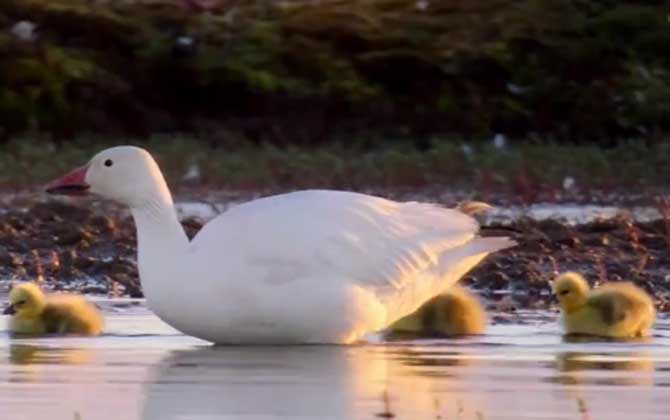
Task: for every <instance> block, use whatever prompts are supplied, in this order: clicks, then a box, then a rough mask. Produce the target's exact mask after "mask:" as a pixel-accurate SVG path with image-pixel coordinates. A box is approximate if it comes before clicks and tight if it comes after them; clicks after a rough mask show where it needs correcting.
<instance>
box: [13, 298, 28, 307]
mask: <svg viewBox="0 0 670 420" xmlns="http://www.w3.org/2000/svg"><path fill="white" fill-rule="evenodd" d="M24 303H26V301H25V299H24V300H20V301H18V302H16V303H15V304H14V306H21V305H23V304H24Z"/></svg>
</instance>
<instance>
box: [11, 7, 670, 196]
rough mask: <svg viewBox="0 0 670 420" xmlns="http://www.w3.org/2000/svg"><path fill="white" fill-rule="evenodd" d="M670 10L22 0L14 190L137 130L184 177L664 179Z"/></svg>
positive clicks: (486, 189)
mask: <svg viewBox="0 0 670 420" xmlns="http://www.w3.org/2000/svg"><path fill="white" fill-rule="evenodd" d="M669 16H670V7H669V5H668V2H667V1H613V0H572V1H553V0H486V1H482V0H473V1H456V0H448V1H447V0H442V1H437V0H432V1H431V0H304V1H302V0H297V1H276V0H3V1H2V2H1V3H0V28H1V30H0V167H1V168H2V169H0V187H1V188H4V189H24V188H26V187H30V186H34V185H37V184H40V183H42V182H43V181H44V180H46V179H48V178H50V177H51V176H54V175H56V174H57V173H59V172H61V171H62V170H65V169H66V168H69V167H70V166H72V165H73V164H77V163H81V162H82V161H85V160H86V159H88V157H89V156H90V154H91V153H92V152H93V151H95V150H98V149H100V148H101V147H104V146H106V145H109V144H119V143H135V144H143V145H146V146H147V147H149V148H150V149H151V150H152V151H153V152H154V153H156V154H157V155H158V157H159V160H160V161H161V164H162V166H163V167H164V168H165V170H166V172H167V175H168V178H169V179H170V181H171V183H172V184H173V185H175V187H176V188H178V187H179V186H184V185H186V184H187V185H188V187H189V189H193V188H194V186H204V187H216V188H217V189H229V190H237V191H240V190H244V191H276V190H289V189H295V188H308V187H329V188H347V189H358V190H361V189H373V190H379V191H384V192H385V194H386V195H394V194H396V193H397V192H398V191H400V190H402V189H411V190H412V191H423V192H425V194H427V195H428V196H429V197H436V196H439V192H440V191H443V190H444V189H449V190H452V191H453V190H462V191H467V192H468V194H469V195H474V196H475V197H477V198H483V199H487V200H491V201H493V202H498V203H500V202H512V203H515V204H519V203H521V204H523V203H532V202H537V201H561V200H567V199H569V200H581V201H585V200H586V201H611V200H614V199H619V198H620V197H627V198H631V197H632V196H635V195H639V194H640V193H645V195H647V196H653V195H655V194H658V193H659V192H662V191H663V190H664V188H665V186H666V185H667V182H666V180H667V179H668V178H669V176H668V175H670V143H669V142H668V140H667V132H668V130H670V20H669V19H670V17H669ZM45 150H48V153H45ZM473 191H475V193H473ZM647 193H648V194H647Z"/></svg>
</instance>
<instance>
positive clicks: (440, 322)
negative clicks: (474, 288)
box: [389, 285, 486, 337]
mask: <svg viewBox="0 0 670 420" xmlns="http://www.w3.org/2000/svg"><path fill="white" fill-rule="evenodd" d="M485 327H486V311H485V310H484V308H483V306H482V304H481V302H480V301H479V299H478V298H477V296H475V295H474V294H473V293H472V292H470V291H469V290H468V289H466V288H464V287H461V286H458V285H457V286H453V287H451V288H450V289H449V290H448V291H447V292H445V293H442V294H440V295H437V296H435V297H434V298H432V299H431V300H429V301H428V302H426V303H425V304H423V305H422V306H421V307H420V308H419V309H417V310H416V311H415V312H414V313H412V314H410V315H407V316H406V317H404V318H401V319H399V320H398V321H396V322H395V323H394V324H393V325H391V327H390V328H389V330H390V332H391V333H392V335H414V336H421V337H440V336H458V335H471V334H481V333H482V332H483V331H484V329H485Z"/></svg>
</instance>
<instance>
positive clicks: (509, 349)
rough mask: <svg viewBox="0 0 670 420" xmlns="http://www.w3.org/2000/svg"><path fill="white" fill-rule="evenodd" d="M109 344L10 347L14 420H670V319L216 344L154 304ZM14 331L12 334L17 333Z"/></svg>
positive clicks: (59, 341)
mask: <svg viewBox="0 0 670 420" xmlns="http://www.w3.org/2000/svg"><path fill="white" fill-rule="evenodd" d="M103 306H104V307H105V311H106V313H107V324H108V325H107V333H106V335H104V336H102V337H98V338H40V339H20V340H18V339H10V338H9V337H7V335H6V333H2V338H0V418H1V419H7V420H19V419H21V420H23V419H26V420H28V419H30V420H33V419H49V420H58V419H67V420H73V419H79V418H81V419H82V420H86V419H124V420H134V419H151V420H154V419H155V420H158V419H160V420H169V419H175V420H177V419H179V420H184V419H198V420H201V419H203V420H204V419H249V420H251V419H295V418H302V419H320V418H331V419H379V418H391V417H390V416H391V415H392V416H394V417H393V418H396V419H514V420H518V419H631V418H635V419H640V420H642V419H645V420H648V419H661V418H663V419H664V418H667V413H668V411H670V399H669V398H667V387H668V386H670V322H668V320H661V321H659V322H658V324H657V326H656V329H655V331H654V337H652V338H651V339H650V340H648V341H647V342H629V343H608V342H595V343H594V342H590V343H570V342H564V341H563V340H562V338H561V336H560V334H559V330H558V328H557V325H556V322H555V314H553V313H546V312H524V313H522V314H521V315H520V316H518V317H516V318H515V319H514V320H513V322H498V323H496V324H494V325H491V326H490V327H489V329H488V331H487V334H486V335H485V336H482V337H478V338H467V339H457V340H456V339H455V340H422V341H404V342H393V343H382V342H381V341H380V340H379V339H378V338H375V337H372V338H371V342H370V343H368V344H361V345H356V346H349V347H344V346H275V347H242V346H234V347H219V348H216V347H212V346H210V345H208V344H207V343H205V342H202V341H200V340H197V339H194V338H190V337H186V336H184V335H181V334H179V333H178V332H176V331H174V330H173V329H171V328H170V327H168V326H167V325H165V324H163V323H162V322H161V321H159V320H158V319H157V318H156V317H155V316H153V315H152V314H151V313H149V312H148V311H147V310H146V309H145V308H144V306H143V305H141V304H139V305H135V304H118V303H114V304H110V303H109V302H103ZM2 322H3V324H1V325H0V327H1V328H2V330H3V331H4V330H6V328H5V325H4V320H3V321H2Z"/></svg>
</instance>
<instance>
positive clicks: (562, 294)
mask: <svg viewBox="0 0 670 420" xmlns="http://www.w3.org/2000/svg"><path fill="white" fill-rule="evenodd" d="M568 293H570V291H569V290H563V291H561V292H559V293H558V294H559V295H561V296H565V295H567V294H568Z"/></svg>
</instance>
